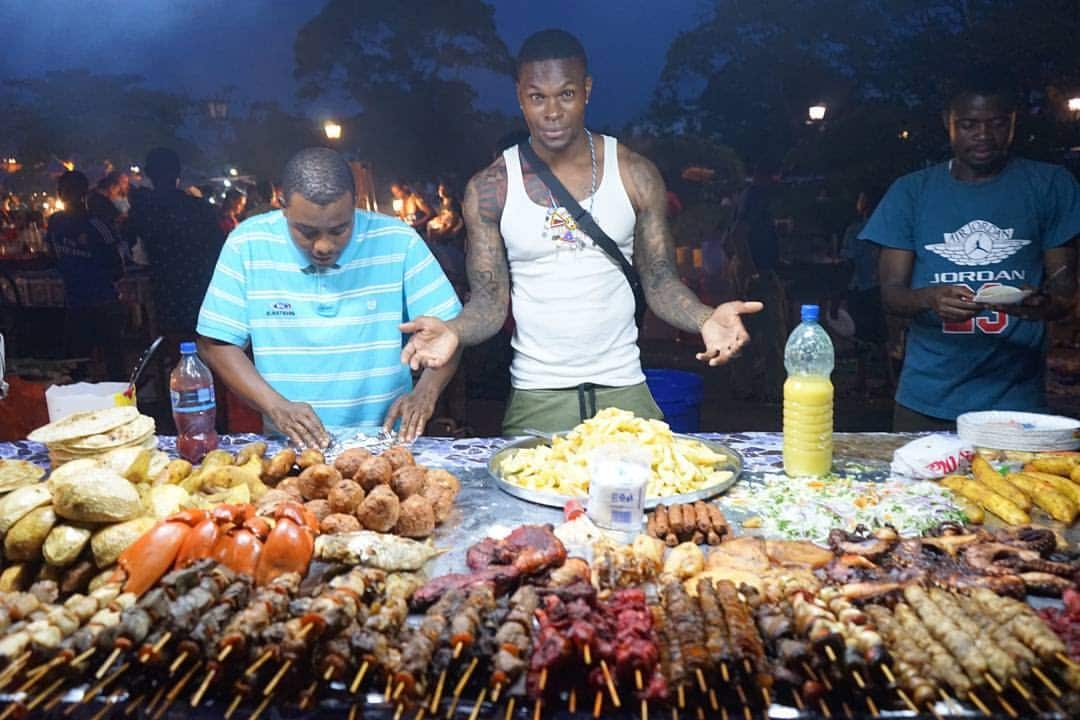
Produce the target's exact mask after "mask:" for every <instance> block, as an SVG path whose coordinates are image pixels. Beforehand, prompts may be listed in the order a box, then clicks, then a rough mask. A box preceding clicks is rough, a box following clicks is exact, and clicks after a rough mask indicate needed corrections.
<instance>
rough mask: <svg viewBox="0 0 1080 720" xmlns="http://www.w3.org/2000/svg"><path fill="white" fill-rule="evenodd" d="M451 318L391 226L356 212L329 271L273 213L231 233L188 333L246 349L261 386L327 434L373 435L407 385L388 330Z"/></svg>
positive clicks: (420, 251)
mask: <svg viewBox="0 0 1080 720" xmlns="http://www.w3.org/2000/svg"><path fill="white" fill-rule="evenodd" d="M460 311H461V304H460V303H459V302H458V299H457V295H456V294H454V290H453V288H452V287H450V283H449V282H447V280H446V276H445V275H444V274H443V271H442V269H441V268H440V267H439V263H438V262H437V261H436V260H435V257H434V256H433V255H432V254H431V252H429V251H428V248H427V245H425V244H424V241H423V240H422V239H421V238H420V237H419V236H418V235H417V234H416V233H415V232H414V231H413V229H412V228H410V227H409V226H408V225H405V224H404V223H402V222H401V221H399V220H397V219H396V218H390V217H387V216H385V215H377V214H374V213H369V212H364V211H362V210H357V211H356V223H355V226H354V228H353V236H352V240H351V241H350V242H349V244H348V245H347V246H346V248H345V250H344V251H343V252H342V253H341V257H340V258H339V259H338V264H337V266H335V267H333V268H330V269H327V270H319V271H316V270H315V268H313V267H312V266H311V265H310V261H309V260H308V258H307V257H305V256H304V255H303V254H302V253H301V252H300V250H299V249H297V247H296V245H294V244H293V242H292V240H291V239H290V238H289V230H288V226H287V224H286V220H285V218H284V216H283V215H282V213H281V211H280V210H279V211H275V212H269V213H265V214H262V215H256V216H255V217H252V218H249V219H247V220H245V221H244V222H242V223H240V225H239V226H238V227H237V228H236V229H235V230H233V231H232V233H230V234H229V239H228V240H227V241H226V242H225V247H224V248H222V250H221V256H220V258H219V259H218V264H217V267H216V269H215V270H214V276H213V279H212V280H211V281H210V287H209V288H208V289H207V292H206V298H205V299H204V300H203V305H202V310H201V312H200V313H199V326H198V331H199V334H200V335H205V336H206V337H210V338H214V339H216V340H221V341H222V342H227V343H232V344H234V345H237V346H240V347H244V346H246V345H247V344H248V343H250V344H251V348H252V351H253V354H254V356H255V367H256V369H257V370H258V371H259V374H261V375H262V377H263V379H264V380H266V382H267V383H269V384H270V386H271V387H273V388H274V389H275V390H277V391H278V392H279V393H281V395H283V396H284V397H286V398H288V399H289V400H292V401H294V402H306V403H310V404H311V406H312V407H313V408H314V410H315V412H316V414H318V416H319V419H320V420H321V421H322V422H323V424H324V425H325V426H326V427H327V429H330V430H331V431H332V432H334V431H337V430H338V429H344V428H349V429H359V430H362V431H364V432H366V433H373V432H375V431H377V430H378V429H380V428H381V426H382V423H383V419H384V417H385V416H386V412H387V410H388V409H389V408H390V405H391V404H392V403H393V401H394V400H395V399H396V398H397V397H398V396H399V395H402V394H404V393H407V392H409V391H410V390H411V389H412V375H411V373H410V370H409V366H408V365H406V364H404V363H402V362H401V347H402V343H403V341H404V339H403V338H402V335H401V331H400V330H399V329H398V325H399V324H400V323H402V322H404V321H406V320H411V319H413V318H416V317H419V316H421V315H432V316H434V317H437V318H439V319H441V320H449V319H451V318H453V317H455V316H456V315H457V314H458V312H460Z"/></svg>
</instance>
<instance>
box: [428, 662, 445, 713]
mask: <svg viewBox="0 0 1080 720" xmlns="http://www.w3.org/2000/svg"><path fill="white" fill-rule="evenodd" d="M444 684H446V670H443V671H442V672H441V673H439V680H438V682H436V683H435V694H434V695H433V696H432V698H431V706H430V707H431V714H432V715H434V714H435V713H437V712H438V711H439V701H440V700H441V699H442V691H443V685H444Z"/></svg>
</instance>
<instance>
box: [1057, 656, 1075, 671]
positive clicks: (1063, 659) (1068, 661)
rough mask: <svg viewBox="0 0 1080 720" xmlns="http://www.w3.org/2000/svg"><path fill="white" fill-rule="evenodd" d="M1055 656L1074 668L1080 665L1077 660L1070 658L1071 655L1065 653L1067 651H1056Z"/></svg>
mask: <svg viewBox="0 0 1080 720" xmlns="http://www.w3.org/2000/svg"><path fill="white" fill-rule="evenodd" d="M1054 657H1056V658H1057V659H1058V660H1060V661H1061V662H1063V663H1065V665H1067V666H1068V667H1069V668H1071V669H1073V670H1075V669H1076V668H1078V667H1080V664H1077V663H1076V662H1074V661H1072V660H1070V659H1069V657H1068V656H1067V655H1065V653H1054Z"/></svg>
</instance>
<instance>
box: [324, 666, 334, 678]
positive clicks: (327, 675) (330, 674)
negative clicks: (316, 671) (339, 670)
mask: <svg viewBox="0 0 1080 720" xmlns="http://www.w3.org/2000/svg"><path fill="white" fill-rule="evenodd" d="M332 677H334V666H333V665H327V666H326V671H325V672H323V674H322V679H323V682H330V678H332Z"/></svg>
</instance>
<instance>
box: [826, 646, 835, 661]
mask: <svg viewBox="0 0 1080 720" xmlns="http://www.w3.org/2000/svg"><path fill="white" fill-rule="evenodd" d="M825 655H826V657H828V658H829V662H832V663H834V662H836V652H835V651H834V650H833V649H832V645H826V646H825Z"/></svg>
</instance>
